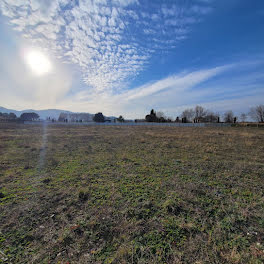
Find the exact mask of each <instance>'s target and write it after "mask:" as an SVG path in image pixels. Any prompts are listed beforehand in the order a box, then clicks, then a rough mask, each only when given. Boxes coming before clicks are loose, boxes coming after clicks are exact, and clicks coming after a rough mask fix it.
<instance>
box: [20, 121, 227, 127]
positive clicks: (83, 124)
mask: <svg viewBox="0 0 264 264" xmlns="http://www.w3.org/2000/svg"><path fill="white" fill-rule="evenodd" d="M44 122H45V121H44ZM44 122H31V121H25V122H24V124H29V125H36V124H42V123H44ZM45 123H48V124H49V125H62V126H67V125H73V126H164V127H230V126H231V125H232V124H227V123H152V122H138V123H136V122H129V123H107V122H105V123H96V122H82V123H75V122H68V123H64V122H54V123H53V122H45Z"/></svg>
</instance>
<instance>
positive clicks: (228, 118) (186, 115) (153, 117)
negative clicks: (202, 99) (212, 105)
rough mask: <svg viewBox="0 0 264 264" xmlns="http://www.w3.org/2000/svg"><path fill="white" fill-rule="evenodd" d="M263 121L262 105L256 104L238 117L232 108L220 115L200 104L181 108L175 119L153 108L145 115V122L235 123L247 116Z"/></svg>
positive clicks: (242, 120) (263, 107)
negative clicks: (181, 110)
mask: <svg viewBox="0 0 264 264" xmlns="http://www.w3.org/2000/svg"><path fill="white" fill-rule="evenodd" d="M248 117H250V118H251V119H252V120H254V121H256V122H259V123H263V122H264V105H258V106H255V107H252V108H250V111H249V112H248V113H247V114H246V113H242V114H241V115H240V116H239V117H237V116H235V115H234V113H233V111H232V110H229V111H226V112H225V113H224V114H223V115H222V116H221V115H220V114H219V113H215V112H213V111H210V110H208V109H205V108H204V107H202V106H199V105H197V106H195V107H194V108H187V109H185V110H183V112H182V113H181V115H180V116H177V117H176V119H173V118H171V117H166V116H165V115H164V113H163V112H155V111H154V109H152V110H151V111H150V114H148V115H146V116H145V121H146V122H157V123H165V122H181V123H220V122H225V123H236V122H237V121H238V120H239V121H241V122H246V120H247V118H248Z"/></svg>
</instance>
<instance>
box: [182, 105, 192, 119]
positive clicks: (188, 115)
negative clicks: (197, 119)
mask: <svg viewBox="0 0 264 264" xmlns="http://www.w3.org/2000/svg"><path fill="white" fill-rule="evenodd" d="M194 115H195V112H194V110H193V109H192V108H189V109H185V110H184V111H183V112H182V114H181V117H182V118H186V119H187V120H188V121H191V120H193V118H194Z"/></svg>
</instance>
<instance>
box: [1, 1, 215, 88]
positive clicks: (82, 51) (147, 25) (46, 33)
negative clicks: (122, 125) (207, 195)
mask: <svg viewBox="0 0 264 264" xmlns="http://www.w3.org/2000/svg"><path fill="white" fill-rule="evenodd" d="M0 10H1V12H2V14H3V15H5V16H8V17H9V18H10V21H9V22H10V23H11V24H12V25H13V26H14V29H15V30H17V31H20V32H21V34H22V36H24V37H25V38H28V39H29V40H30V41H31V42H32V43H33V44H34V45H35V46H37V47H42V48H43V49H44V50H48V51H49V52H50V53H53V54H55V55H56V56H57V58H62V61H64V62H68V63H74V64H77V65H78V66H79V67H80V69H81V71H82V73H83V80H84V82H85V83H86V84H87V86H88V87H87V88H89V89H94V90H98V91H102V90H105V91H109V92H111V91H114V90H115V89H118V87H120V85H121V86H122V83H123V84H124V83H127V81H128V80H129V79H131V78H134V77H135V76H136V75H137V74H138V73H139V72H140V71H142V70H143V69H144V67H145V65H146V64H147V62H148V60H149V58H150V57H151V56H152V54H153V52H154V51H155V50H159V49H160V48H161V47H162V48H166V46H164V45H167V48H169V47H175V44H176V43H177V42H178V41H181V40H183V39H185V38H186V35H187V34H188V32H189V31H190V29H189V26H188V24H193V23H196V22H197V21H198V17H199V16H201V15H205V14H206V13H207V12H209V10H210V7H209V6H205V5H204V4H203V6H199V5H198V4H195V5H193V6H192V7H191V8H189V7H188V6H187V5H185V4H184V3H183V4H181V3H178V4H170V3H167V4H163V6H162V8H161V9H160V8H159V5H156V4H153V5H152V8H151V9H150V8H149V9H146V8H144V3H143V2H140V1H137V0H112V1H107V0H93V1H92V0H80V1H79V5H77V4H76V2H75V1H71V0H31V1H29V0H23V1H22V0H17V1H15V0H2V1H1V3H0ZM137 10H144V11H137ZM188 10H189V11H188ZM188 12H189V13H188ZM190 12H192V13H195V14H194V15H193V16H192V14H190ZM25 14H27V15H25ZM139 15H140V16H141V17H142V18H143V20H140V19H139ZM162 16H164V17H166V19H161V18H162ZM197 16H198V17H197ZM151 20H154V21H159V23H158V24H155V23H153V22H151ZM167 25H169V26H170V28H167V29H166V27H167ZM171 26H172V27H174V28H171ZM161 29H162V30H161ZM142 38H143V39H145V41H144V42H142V41H141V40H140V39H142ZM164 38H165V40H166V41H165V40H164ZM154 39H155V44H154V45H153V40H154ZM124 44H125V45H126V46H127V47H126V49H125V50H124V49H121V50H120V49H119V48H118V47H120V46H121V45H124Z"/></svg>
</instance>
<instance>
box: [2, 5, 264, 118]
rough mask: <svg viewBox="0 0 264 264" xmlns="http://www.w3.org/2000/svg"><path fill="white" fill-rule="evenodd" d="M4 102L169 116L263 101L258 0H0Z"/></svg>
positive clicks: (263, 22) (263, 47)
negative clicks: (154, 112)
mask: <svg viewBox="0 0 264 264" xmlns="http://www.w3.org/2000/svg"><path fill="white" fill-rule="evenodd" d="M0 50H1V53H0V106H3V107H6V108H12V109H16V110H22V109H28V108H31V109H32V108H33V109H38V110H39V109H48V108H49V109H50V108H56V109H64V110H70V111H76V112H89V113H95V112H103V114H105V115H108V116H110V115H115V116H118V115H120V114H121V115H123V116H124V117H125V118H142V117H144V116H145V115H146V114H147V113H149V111H150V109H152V108H154V109H155V110H157V111H162V112H164V113H165V114H166V115H167V116H169V117H173V118H175V117H176V116H178V115H180V113H181V112H182V111H183V110H184V109H186V108H190V107H194V106H195V105H202V106H204V107H205V108H208V109H210V110H212V111H216V112H219V113H222V112H224V111H226V110H233V111H234V112H235V113H236V114H239V113H242V112H245V113H247V112H248V111H249V109H250V107H252V106H255V105H258V104H263V103H264V99H263V98H264V1H263V0H254V1H252V0H251V1H249V0H163V1H161V0H160V1H158V0H151V1H150V0H0Z"/></svg>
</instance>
